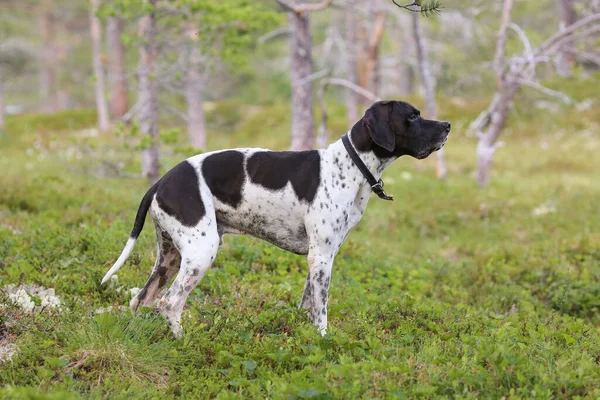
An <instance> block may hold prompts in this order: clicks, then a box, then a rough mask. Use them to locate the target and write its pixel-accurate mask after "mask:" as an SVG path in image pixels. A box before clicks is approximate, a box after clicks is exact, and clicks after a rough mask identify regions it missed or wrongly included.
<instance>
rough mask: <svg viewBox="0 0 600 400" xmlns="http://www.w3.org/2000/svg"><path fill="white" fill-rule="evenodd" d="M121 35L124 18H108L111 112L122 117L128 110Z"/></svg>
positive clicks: (107, 38)
mask: <svg viewBox="0 0 600 400" xmlns="http://www.w3.org/2000/svg"><path fill="white" fill-rule="evenodd" d="M121 35H123V19H122V18H120V17H109V18H108V19H107V20H106V44H107V45H106V47H107V53H108V54H107V55H108V83H109V86H110V97H109V98H110V113H111V115H112V116H113V118H122V117H123V116H124V115H125V114H126V113H127V111H128V95H127V78H126V75H125V46H124V45H123V41H122V40H121Z"/></svg>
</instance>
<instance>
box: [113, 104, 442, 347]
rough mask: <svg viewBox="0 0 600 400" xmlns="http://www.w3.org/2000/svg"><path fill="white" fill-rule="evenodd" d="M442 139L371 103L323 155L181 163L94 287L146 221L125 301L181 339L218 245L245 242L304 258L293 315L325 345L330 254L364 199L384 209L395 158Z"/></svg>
mask: <svg viewBox="0 0 600 400" xmlns="http://www.w3.org/2000/svg"><path fill="white" fill-rule="evenodd" d="M449 133H450V123H449V122H447V121H435V120H427V119H424V118H422V117H421V115H420V112H419V110H418V109H416V108H415V107H414V106H412V105H411V104H409V103H406V102H401V101H379V102H376V103H374V104H373V105H372V106H371V107H370V108H369V109H367V110H366V112H365V114H364V116H363V117H362V118H361V119H360V120H359V121H358V122H357V123H356V124H355V125H354V126H353V127H352V129H351V130H350V131H349V132H348V133H346V134H345V135H344V136H343V137H342V139H340V140H338V141H336V142H335V143H333V144H331V145H329V146H328V147H327V148H325V149H321V150H309V151H299V152H294V151H282V152H275V151H270V150H266V149H259V148H241V149H232V150H221V151H214V152H210V153H203V154H200V155H196V156H193V157H190V158H188V159H186V160H185V161H183V162H181V163H180V164H178V165H176V166H175V167H174V168H173V169H171V170H170V171H169V172H167V173H166V174H165V175H164V176H163V177H162V178H161V179H160V180H159V181H158V182H157V183H156V184H155V185H153V186H152V187H151V188H150V190H148V192H147V193H146V194H145V195H144V197H143V199H142V201H141V204H140V206H139V209H138V211H137V215H136V217H135V222H134V225H133V230H132V232H131V235H130V237H129V240H128V241H127V244H126V246H125V248H124V250H123V252H122V253H121V255H120V257H119V258H118V259H117V261H116V263H115V264H114V265H113V266H112V267H111V268H110V270H109V271H108V272H107V274H106V276H104V278H103V279H102V283H105V282H106V281H107V280H108V279H110V277H111V276H112V275H113V274H114V273H115V272H117V271H118V270H119V268H121V266H122V265H123V264H124V263H125V261H126V260H127V258H128V257H129V255H130V254H131V251H132V249H133V247H134V245H135V242H136V240H137V238H138V236H139V234H140V232H141V231H142V228H143V227H144V220H145V217H146V213H147V212H148V211H149V213H150V216H151V218H152V221H153V222H154V226H155V229H156V237H157V256H156V263H155V265H154V268H153V270H152V273H151V274H150V277H149V279H148V281H147V282H146V284H145V285H144V287H143V288H142V289H141V290H140V291H139V293H138V294H137V295H136V296H135V297H134V298H133V299H132V300H131V303H130V307H131V309H132V310H133V311H135V310H136V309H137V308H138V306H139V305H143V306H148V307H155V310H156V312H158V313H159V314H161V315H162V316H163V317H164V318H165V319H166V321H167V323H168V325H169V327H170V329H171V330H172V332H173V334H174V335H175V336H176V337H181V336H182V335H183V329H182V327H181V313H182V312H183V309H184V306H185V302H186V299H187V297H188V296H189V294H190V292H191V291H192V290H193V289H194V288H195V287H196V285H198V283H199V282H200V280H201V279H202V277H203V276H204V274H205V273H206V271H207V270H208V268H209V267H210V266H211V264H212V263H213V261H214V259H215V256H216V254H217V250H218V247H219V245H221V244H222V243H223V235H224V234H238V235H250V236H254V237H257V238H260V239H263V240H266V241H267V242H270V243H272V244H274V245H276V246H278V247H280V248H282V249H285V250H287V251H290V252H292V253H296V254H302V255H306V256H307V260H308V267H309V268H308V276H307V277H306V282H305V284H304V292H303V294H302V300H301V301H300V305H299V308H308V309H309V318H310V321H311V323H312V324H313V325H315V326H317V327H318V329H319V331H320V333H321V334H323V335H324V334H325V333H326V329H327V298H328V291H329V285H330V282H331V269H332V266H333V260H334V258H335V256H336V254H337V251H338V249H339V248H340V246H341V245H342V243H343V241H344V239H345V238H346V236H348V233H349V232H350V230H351V229H352V228H353V227H354V226H355V225H356V224H357V223H358V221H360V219H361V217H362V215H363V213H364V212H365V209H366V207H367V203H368V201H369V197H370V195H371V192H375V193H376V194H377V195H378V196H379V197H381V198H382V199H386V200H391V196H388V195H387V194H386V193H385V191H384V190H383V181H382V180H381V179H380V177H381V174H382V173H383V171H384V170H385V169H386V168H387V167H388V166H389V165H390V164H391V163H392V162H393V161H394V160H396V159H397V158H398V157H401V156H404V155H408V156H412V157H415V158H417V159H423V158H426V157H427V156H429V155H430V154H431V153H433V152H434V151H437V150H439V149H441V148H442V146H444V144H445V143H446V140H447V138H448V135H449ZM175 275H176V277H175V279H174V281H173V283H172V284H171V286H170V288H169V289H168V290H167V291H166V292H164V289H165V288H166V285H167V284H168V283H169V282H170V281H171V279H172V278H173V277H174V276H175ZM163 292H164V294H163Z"/></svg>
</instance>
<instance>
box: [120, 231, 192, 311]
mask: <svg viewBox="0 0 600 400" xmlns="http://www.w3.org/2000/svg"><path fill="white" fill-rule="evenodd" d="M155 227H156V237H157V252H156V263H155V264H154V268H153V269H152V273H151V274H150V277H149V278H148V281H147V282H146V284H145V285H144V287H143V288H142V290H140V292H139V293H138V294H137V295H136V296H135V297H134V298H133V299H131V302H130V303H129V307H130V308H131V310H132V311H135V310H136V309H137V308H138V306H139V305H143V306H146V307H153V306H154V304H155V303H156V301H157V300H158V298H159V297H160V295H161V292H162V291H163V289H164V288H165V286H166V285H167V283H169V282H170V281H171V279H172V278H173V276H175V273H177V271H178V270H179V265H180V263H181V254H180V253H179V250H177V248H176V247H175V245H174V244H173V241H172V240H171V237H170V236H169V235H168V234H167V233H166V232H165V231H162V230H161V229H160V226H158V225H155Z"/></svg>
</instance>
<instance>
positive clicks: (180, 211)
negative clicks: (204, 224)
mask: <svg viewBox="0 0 600 400" xmlns="http://www.w3.org/2000/svg"><path fill="white" fill-rule="evenodd" d="M156 201H157V202H158V205H159V206H160V208H161V209H163V210H164V211H165V212H166V213H167V214H169V215H170V216H172V217H174V218H176V219H177V221H179V222H181V223H182V224H183V225H185V226H195V225H197V224H198V222H200V220H201V219H202V217H204V215H205V214H206V209H205V208H204V203H203V202H202V198H201V197H200V188H199V182H198V174H197V173H196V170H195V169H194V167H193V166H192V165H191V164H190V163H189V162H187V161H183V162H181V163H179V164H177V165H176V166H175V167H174V168H173V169H172V170H170V171H169V172H167V173H166V174H165V176H163V177H162V179H161V180H160V182H158V190H157V191H156Z"/></svg>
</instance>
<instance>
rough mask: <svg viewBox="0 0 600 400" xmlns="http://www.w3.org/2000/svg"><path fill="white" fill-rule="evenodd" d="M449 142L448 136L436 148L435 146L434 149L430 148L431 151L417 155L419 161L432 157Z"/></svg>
mask: <svg viewBox="0 0 600 400" xmlns="http://www.w3.org/2000/svg"><path fill="white" fill-rule="evenodd" d="M447 141H448V136H446V137H445V138H444V139H443V140H442V141H441V142H439V143H438V144H436V145H435V146H433V147H432V148H430V149H429V150H426V151H424V152H422V153H419V154H418V155H417V157H416V158H417V159H419V160H422V159H424V158H427V157H429V156H430V155H431V153H435V152H436V151H439V150H441V149H442V147H444V145H445V144H446V142H447Z"/></svg>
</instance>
